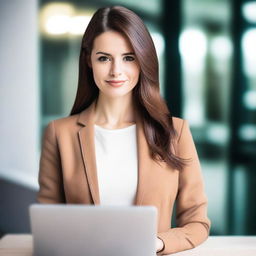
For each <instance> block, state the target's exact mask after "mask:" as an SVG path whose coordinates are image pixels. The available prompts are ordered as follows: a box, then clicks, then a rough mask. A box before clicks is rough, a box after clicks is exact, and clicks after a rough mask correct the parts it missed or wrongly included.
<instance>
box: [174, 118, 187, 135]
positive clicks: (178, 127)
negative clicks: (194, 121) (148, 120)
mask: <svg viewBox="0 0 256 256" xmlns="http://www.w3.org/2000/svg"><path fill="white" fill-rule="evenodd" d="M185 123H187V121H186V120H185V119H182V118H180V117H175V116H173V117H172V124H173V128H174V129H175V131H176V132H177V134H178V135H180V134H181V131H182V129H183V126H184V124H185Z"/></svg>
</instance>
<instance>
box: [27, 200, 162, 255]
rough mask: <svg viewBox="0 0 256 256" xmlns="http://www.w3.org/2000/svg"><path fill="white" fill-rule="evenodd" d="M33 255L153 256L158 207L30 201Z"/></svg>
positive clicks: (154, 252) (154, 253)
mask: <svg viewBox="0 0 256 256" xmlns="http://www.w3.org/2000/svg"><path fill="white" fill-rule="evenodd" d="M29 214H30V225H31V231H32V234H33V243H34V256H115V255H122V256H131V255H132V256H153V255H154V256H155V255H156V242H155V241H156V236H157V208H156V207H154V206H137V205H136V206H135V205H133V206H107V205H77V204H76V205H75V204H54V205H53V204H33V205H31V206H30V208H29Z"/></svg>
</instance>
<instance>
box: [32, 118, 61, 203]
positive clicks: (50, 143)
mask: <svg viewBox="0 0 256 256" xmlns="http://www.w3.org/2000/svg"><path fill="white" fill-rule="evenodd" d="M38 181H39V186H40V189H39V192H38V194H37V201H38V202H39V203H53V204H54V203H65V197H64V191H63V181H62V169H61V161H60V154H59V149H58V144H57V138H56V134H55V127H54V121H52V122H50V123H49V124H48V125H47V127H46V128H45V131H44V136H43V143H42V152H41V157H40V164H39V178H38Z"/></svg>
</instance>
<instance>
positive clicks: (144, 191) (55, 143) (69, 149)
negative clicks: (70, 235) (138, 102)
mask: <svg viewBox="0 0 256 256" xmlns="http://www.w3.org/2000/svg"><path fill="white" fill-rule="evenodd" d="M94 107H95V101H94V102H93V103H92V104H91V105H90V106H89V108H87V109H86V110H84V111H82V112H81V113H80V114H76V115H73V116H69V117H65V118H61V119H58V120H55V121H52V122H50V123H49V124H48V126H47V127H46V129H45V132H44V136H43V145H42V153H41V158H40V171H39V185H40V190H39V192H38V197H37V200H38V202H40V203H68V204H100V197H99V188H98V181H97V169H96V160H95V145H94V126H93V125H94ZM173 122H174V127H175V129H176V130H177V132H178V135H179V136H178V139H177V140H176V142H175V145H174V150H175V152H176V154H177V155H179V156H180V157H183V158H191V159H192V161H191V162H190V163H189V165H188V166H187V167H186V168H185V169H184V170H183V171H181V172H179V171H178V170H176V169H173V168H170V167H168V166H167V165H166V164H165V163H163V162H161V163H160V164H157V163H156V162H155V161H153V160H152V159H151V158H150V153H149V149H148V145H147V141H146V138H145V135H144V132H143V126H142V122H141V121H140V120H139V119H138V118H137V119H136V124H137V125H136V127H137V128H136V132H137V147H138V186H137V193H136V198H135V201H134V205H153V206H155V207H156V208H157V209H158V234H157V236H158V237H159V238H160V239H162V240H163V242H164V250H163V251H162V252H161V254H170V253H174V252H179V251H183V250H187V249H191V248H193V247H195V246H197V245H199V244H200V243H202V242H203V241H204V240H206V238H207V237H208V235H209V229H210V223H211V222H210V220H209V219H208V217H207V197H206V195H205V192H204V183H203V177H202V173H201V170H200V163H199V160H198V156H197V152H196V149H195V145H194V142H193V139H192V136H191V133H190V129H189V126H188V123H187V121H185V120H182V119H180V118H175V117H174V118H173ZM175 200H176V216H177V225H178V227H174V228H172V227H171V224H170V222H171V218H172V213H173V206H174V202H175Z"/></svg>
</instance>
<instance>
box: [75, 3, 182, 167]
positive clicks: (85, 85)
mask: <svg viewBox="0 0 256 256" xmlns="http://www.w3.org/2000/svg"><path fill="white" fill-rule="evenodd" d="M109 30H112V31H113V30H114V31H117V32H120V33H122V34H123V35H124V36H126V38H128V40H129V41H130V43H131V45H132V47H133V50H134V52H135V55H136V57H137V59H138V62H139V65H140V68H141V73H140V77H139V81H138V84H137V85H136V86H135V87H134V89H133V102H134V104H135V107H136V110H137V111H138V113H139V115H140V117H141V118H142V123H143V129H144V133H145V136H146V139H147V142H148V145H149V148H150V152H151V157H152V158H153V159H154V160H156V161H158V160H160V161H164V162H166V163H167V164H168V165H169V166H171V167H174V168H175V169H178V170H181V169H182V168H183V167H184V165H185V162H184V159H181V158H179V157H178V156H176V155H175V153H174V152H173V151H172V150H173V149H172V147H171V146H170V145H171V144H172V143H173V141H174V139H175V136H176V135H177V134H176V131H175V129H174V127H173V122H172V116H171V114H170V111H169V109H168V107H167V104H166V102H165V100H164V99H163V98H162V97H161V95H160V89H159V78H158V76H159V69H158V59H157V54H156V50H155V46H154V43H153V40H152V38H151V36H150V34H149V32H148V30H147V28H146V26H145V25H144V23H143V21H142V20H141V18H140V17H138V16H137V15H136V14H135V13H134V12H132V11H131V10H129V9H127V8H125V7H123V6H111V7H104V8H100V9H98V10H97V11H96V12H95V13H94V15H93V17H92V19H91V21H90V23H89V24H88V26H87V28H86V30H85V33H84V35H83V39H82V44H81V51H80V58H79V77H78V89H77V94H76V99H75V102H74V105H73V108H72V110H71V113H70V115H74V114H77V113H80V112H81V111H82V110H84V109H86V108H87V107H89V106H90V105H91V103H92V102H93V101H94V100H95V99H96V98H97V97H98V95H99V89H98V87H97V86H96V84H95V81H94V79H93V73H92V69H91V68H90V67H89V65H88V60H89V58H90V55H91V51H92V47H93V41H94V39H95V38H96V37H97V36H98V35H100V34H101V33H103V32H105V31H109Z"/></svg>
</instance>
